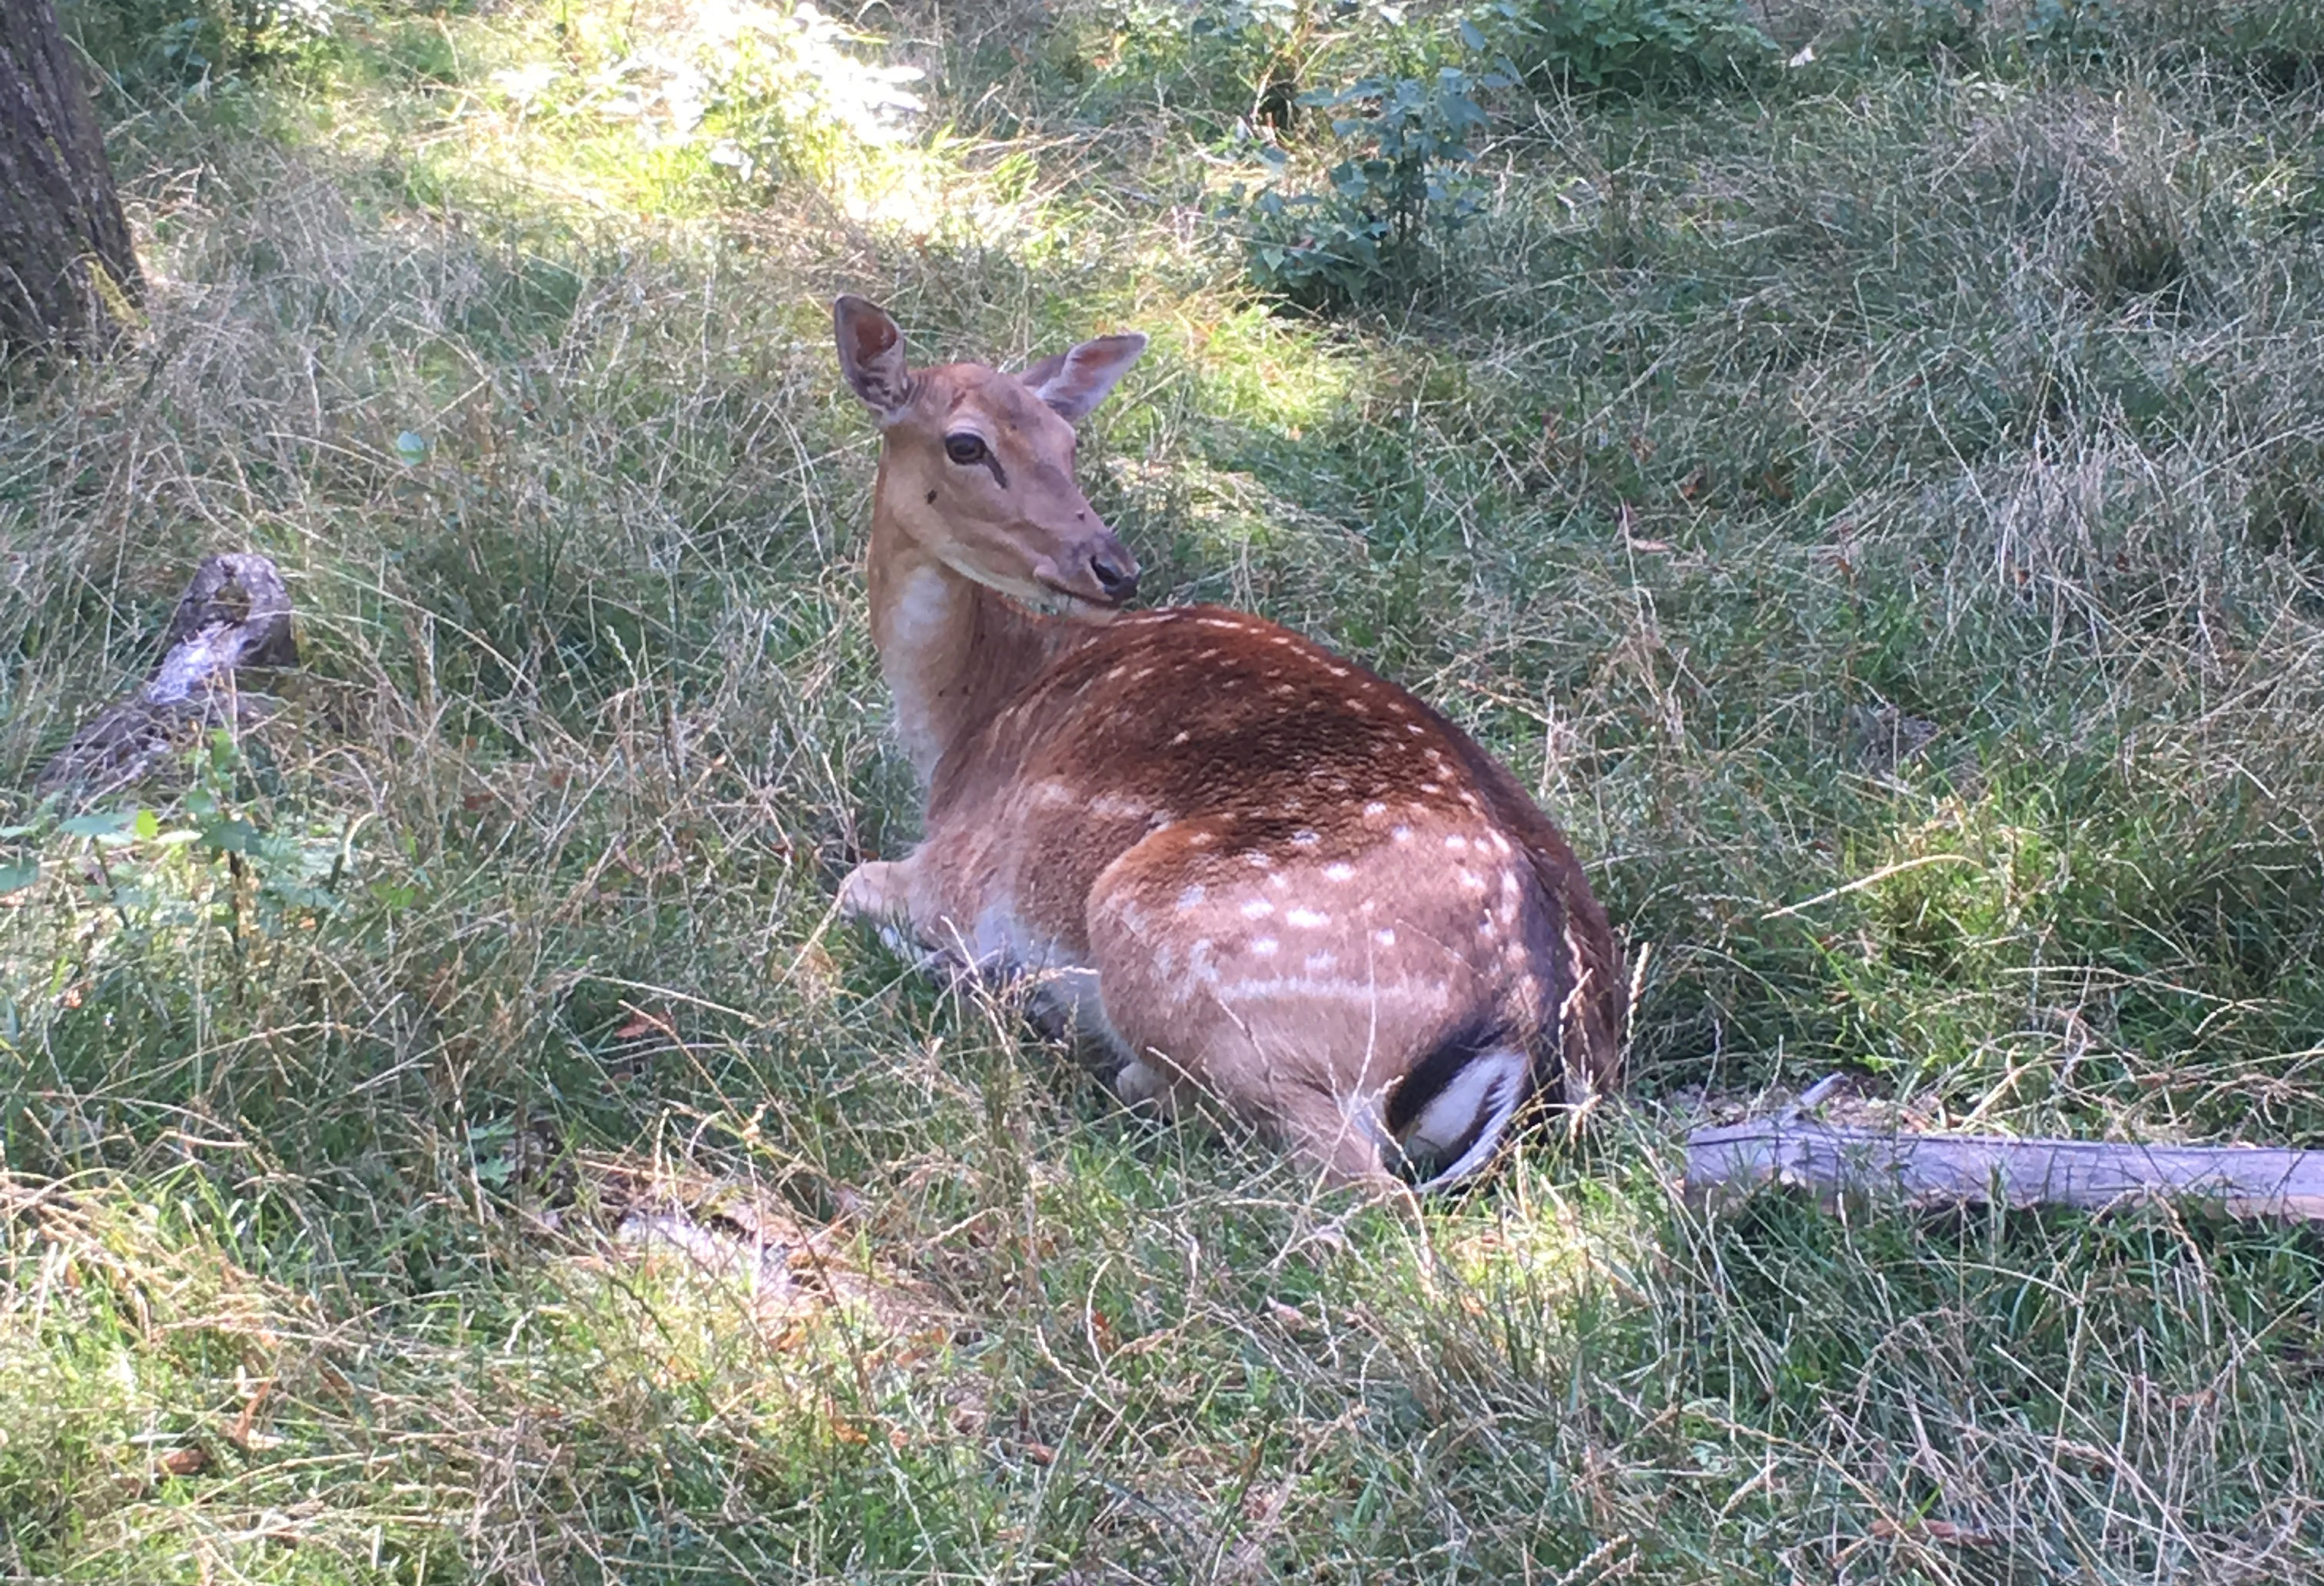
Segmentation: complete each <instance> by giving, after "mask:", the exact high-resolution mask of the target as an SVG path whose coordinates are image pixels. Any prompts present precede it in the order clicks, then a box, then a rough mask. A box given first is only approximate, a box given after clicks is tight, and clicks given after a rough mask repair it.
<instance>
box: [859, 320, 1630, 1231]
mask: <svg viewBox="0 0 2324 1586" xmlns="http://www.w3.org/2000/svg"><path fill="white" fill-rule="evenodd" d="M834 319H835V328H836V331H837V336H838V342H839V361H840V365H841V367H842V369H843V370H844V373H845V375H846V378H847V382H848V384H849V385H850V386H851V387H853V390H854V392H855V394H856V395H857V396H859V397H861V398H862V400H863V401H864V402H865V404H866V405H868V406H869V407H870V408H871V411H872V412H873V414H874V415H875V416H876V417H877V419H878V421H879V425H880V432H881V438H880V467H879V475H878V483H877V484H876V486H875V488H874V491H873V494H872V507H871V558H870V586H871V589H870V594H871V633H872V638H873V641H874V642H875V643H876V645H877V646H878V649H879V652H880V664H881V671H882V672H883V674H884V675H885V678H886V680H887V682H888V685H889V687H890V689H891V690H892V691H893V693H894V696H895V705H896V717H897V724H898V726H899V730H900V733H901V736H902V739H903V743H904V748H905V751H906V752H907V753H908V755H909V756H910V758H911V761H912V764H913V766H914V768H915V769H916V770H918V773H919V778H920V780H921V782H922V784H923V786H924V788H925V793H926V820H925V826H924V836H923V840H922V842H921V843H920V844H919V846H918V848H917V849H915V850H914V851H913V852H912V853H911V854H910V856H909V857H908V858H905V859H902V860H899V861H895V862H876V861H875V862H870V863H866V864H863V865H862V866H860V867H859V868H857V869H856V870H855V871H853V872H852V873H851V874H850V875H849V876H848V877H847V879H846V881H844V883H843V884H842V888H841V892H840V905H841V908H843V910H844V911H845V912H847V913H850V914H853V915H857V916H868V917H873V918H874V919H876V920H880V921H882V922H884V923H885V924H886V925H887V926H888V927H890V930H891V931H899V930H900V931H901V932H908V934H909V936H911V937H913V938H916V939H917V942H918V945H921V946H922V947H923V948H925V949H927V950H929V951H931V952H935V953H942V954H947V955H949V956H951V957H953V958H954V959H963V958H964V959H966V960H968V961H969V962H970V963H971V964H974V965H975V966H976V967H978V968H979V969H982V970H984V971H988V972H1000V973H1010V974H1029V975H1031V976H1034V977H1036V978H1037V982H1038V986H1039V988H1040V991H1039V994H1040V995H1042V996H1043V997H1045V998H1046V999H1047V1002H1048V1004H1049V1006H1050V1008H1051V1010H1052V1011H1053V1012H1054V1013H1056V1014H1057V1015H1059V1016H1061V1017H1062V1018H1064V1019H1066V1020H1067V1021H1069V1022H1070V1023H1071V1024H1072V1025H1073V1026H1074V1027H1075V1028H1077V1029H1078V1030H1079V1031H1080V1032H1082V1033H1083V1035H1084V1037H1091V1038H1093V1044H1094V1045H1095V1047H1097V1049H1098V1051H1099V1052H1100V1054H1101V1056H1102V1057H1103V1060H1104V1061H1105V1063H1106V1064H1107V1065H1108V1066H1109V1067H1110V1068H1111V1070H1112V1073H1111V1079H1112V1082H1113V1085H1114V1088H1115V1090H1116V1092H1117V1093H1119V1094H1120V1096H1121V1097H1122V1099H1123V1100H1124V1101H1126V1102H1131V1103H1139V1102H1152V1103H1155V1104H1157V1106H1158V1107H1160V1108H1161V1109H1162V1110H1164V1111H1169V1110H1171V1109H1172V1107H1173V1106H1174V1105H1175V1104H1176V1103H1178V1102H1182V1101H1184V1100H1186V1099H1188V1098H1187V1096H1186V1091H1187V1090H1188V1088H1189V1087H1191V1088H1192V1089H1193V1090H1194V1091H1198V1092H1202V1093H1208V1094H1209V1095H1210V1096H1212V1097H1213V1098H1215V1099H1217V1100H1218V1101H1220V1102H1223V1103H1224V1104H1225V1105H1226V1106H1227V1107H1228V1108H1229V1109H1231V1111H1233V1112H1235V1113H1238V1114H1240V1116H1242V1117H1243V1118H1245V1119H1246V1120H1250V1121H1251V1122H1253V1123H1255V1124H1258V1125H1259V1126H1261V1127H1262V1128H1266V1129H1268V1130H1272V1131H1274V1132H1275V1133H1277V1135H1279V1136H1281V1137H1284V1138H1286V1139H1287V1140H1288V1141H1289V1143H1290V1144H1291V1145H1292V1146H1293V1147H1294V1148H1295V1149H1297V1150H1299V1151H1302V1152H1304V1153H1305V1155H1306V1156H1307V1157H1309V1158H1311V1159H1312V1160H1313V1162H1314V1164H1315V1165H1316V1166H1319V1167H1320V1168H1321V1169H1322V1170H1323V1172H1324V1174H1325V1175H1326V1176H1327V1177H1329V1178H1331V1179H1333V1180H1334V1181H1341V1182H1345V1181H1356V1182H1375V1183H1385V1182H1388V1181H1390V1180H1391V1179H1392V1178H1394V1177H1406V1178H1411V1177H1418V1178H1420V1179H1422V1181H1423V1182H1422V1184H1421V1187H1423V1188H1434V1187H1438V1186H1442V1185H1448V1184H1451V1183H1452V1182H1453V1181H1455V1180H1458V1179H1461V1178H1462V1177H1464V1176H1468V1175H1470V1174H1471V1173H1473V1172H1475V1171H1476V1170H1477V1169H1478V1168H1480V1167H1481V1166H1484V1165H1485V1164H1486V1163H1487V1162H1488V1161H1489V1160H1490V1159H1491V1158H1492V1157H1493V1156H1494V1155H1495V1153H1496V1152H1497V1151H1498V1149H1499V1147H1500V1145H1501V1143H1502V1140H1503V1139H1504V1138H1505V1136H1506V1134H1507V1131H1508V1128H1509V1125H1510V1122H1511V1120H1513V1119H1514V1118H1515V1117H1516V1116H1517V1112H1518V1110H1519V1109H1520V1108H1521V1107H1523V1106H1524V1105H1525V1104H1526V1101H1527V1100H1528V1098H1530V1097H1531V1096H1533V1095H1534V1094H1535V1093H1536V1092H1543V1091H1549V1090H1552V1089H1553V1088H1554V1090H1556V1091H1557V1092H1559V1093H1562V1094H1563V1099H1564V1100H1565V1101H1567V1102H1570V1103H1580V1102H1583V1101H1585V1100H1586V1099H1587V1098H1589V1097H1590V1096H1591V1095H1592V1094H1594V1093H1600V1092H1603V1091H1607V1090H1610V1089H1611V1088H1612V1087H1613V1086H1614V1085H1615V1083H1617V1081H1618V1074H1619V1065H1620V1048H1621V1038H1622V1027H1623V1022H1624V1013H1625V1009H1626V1006H1627V993H1628V987H1627V986H1626V985H1625V984H1624V981H1623V974H1622V968H1621V957H1620V953H1619V950H1618V947H1617V945H1616V944H1615V940H1614V936H1613V933H1612V932H1611V930H1610V929H1609V927H1608V925H1607V921H1606V915H1605V912H1604V910H1603V909H1601V908H1600V907H1599V905H1598V901H1597V899H1595V898H1594V897H1592V896H1591V891H1590V887H1589V883H1588V882H1587V881H1585V880H1584V879H1583V876H1582V870H1581V867H1580V866H1579V865H1578V864H1577V863H1576V862H1574V858H1573V854H1572V851H1571V850H1570V849H1569V848H1568V847H1567V846H1566V844H1565V841H1564V839H1563V837H1562V836H1561V835H1560V834H1559V833H1558V831H1557V828H1556V827H1555V826H1554V825H1552V824H1551V823H1550V821H1549V820H1548V818H1547V817H1546V816H1544V815H1543V814H1542V812H1541V811H1540V809H1539V808H1537V807H1535V804H1534V803H1533V801H1532V800H1531V799H1530V798H1527V797H1526V793H1525V792H1524V790H1523V789H1522V788H1520V787H1519V786H1518V784H1517V780H1516V779H1514V778H1513V777H1511V776H1510V774H1509V773H1508V771H1507V770H1504V769H1503V768H1502V767H1501V766H1500V765H1499V763H1498V762H1496V761H1494V760H1493V759H1492V758H1491V757H1490V756H1489V755H1488V754H1486V753H1485V752H1484V751H1483V750H1481V749H1480V748H1479V747H1478V746H1477V745H1476V744H1475V743H1474V742H1471V740H1470V739H1469V737H1468V736H1467V735H1466V734H1465V733H1462V731H1461V730H1460V729H1459V728H1457V727H1455V726H1453V725H1452V724H1451V723H1450V722H1448V721H1446V720H1445V719H1444V718H1443V716H1442V715H1438V714H1437V713H1436V712H1435V711H1434V710H1431V709H1430V708H1429V707H1428V706H1427V705H1424V704H1422V703H1421V702H1420V701H1419V700H1418V699H1416V698H1415V697H1414V696H1412V695H1410V694H1408V693H1406V691H1405V690H1404V689H1402V688H1400V687H1397V686H1396V685H1395V684H1393V683H1390V682H1388V681H1386V680H1385V679H1383V678H1379V677H1376V676H1374V675H1373V674H1372V673H1370V672H1369V671H1367V670H1366V669H1364V668H1362V667H1360V666H1358V665H1357V664H1355V663H1354V662H1353V661H1351V660H1347V659H1343V658H1342V657H1340V656H1337V655H1334V654H1333V653H1332V652H1331V651H1330V650H1325V649H1324V648H1323V646H1321V645H1319V644H1315V643H1314V642H1312V641H1308V640H1306V639H1305V638H1302V637H1301V636H1300V635H1298V634H1297V633H1295V632H1290V631H1289V630H1287V629H1285V628H1281V627H1278V626H1277V625H1276V624H1275V623H1273V622H1267V621H1265V620H1263V619H1261V618H1259V617H1255V616H1250V615H1248V614H1246V613H1241V612H1237V611H1229V610H1222V609H1219V608H1215V607H1210V606H1183V607H1176V608H1168V609H1162V610H1152V611H1142V612H1134V613H1132V612H1125V611H1123V610H1122V606H1123V604H1124V602H1125V601H1127V600H1128V599H1129V597H1130V595H1131V594H1132V593H1133V592H1134V590H1135V588H1136V586H1137V583H1138V571H1139V569H1138V562H1137V559H1136V558H1134V557H1132V556H1131V555H1130V552H1129V551H1128V550H1127V549H1124V547H1123V546H1122V544H1121V542H1120V540H1118V539H1115V538H1114V536H1113V534H1112V533H1111V530H1108V529H1107V527H1106V525H1105V524H1104V522H1102V521H1101V520H1100V519H1099V517H1098V515H1097V513H1096V512H1094V511H1093V510H1092V509H1091V507H1090V503H1089V502H1088V500H1087V498H1086V497H1084V495H1083V493H1082V492H1081V489H1080V487H1079V486H1078V485H1077V484H1075V483H1074V423H1075V422H1076V421H1078V420H1081V419H1082V418H1083V417H1084V416H1085V415H1086V414H1087V413H1088V412H1089V411H1090V410H1092V409H1093V408H1094V407H1095V406H1096V405H1097V403H1098V402H1099V401H1101V400H1102V398H1103V397H1104V396H1105V394H1106V393H1107V392H1109V391H1110V390H1111V389H1112V387H1113V384H1114V383H1115V382H1116V381H1117V380H1119V379H1120V377H1121V375H1122V373H1124V372H1125V371H1126V370H1128V369H1129V367H1130V364H1132V363H1133V362H1135V361H1136V359H1137V358H1138V356H1139V354H1140V353H1141V352H1143V351H1144V350H1145V346H1146V338H1145V337H1142V336H1135V335H1130V336H1109V337H1100V338H1098V339H1097V340H1094V341H1087V342H1084V343H1082V344H1080V345H1079V346H1075V347H1074V348H1073V349H1072V350H1071V351H1069V352H1066V353H1064V354H1061V355H1056V356H1053V357H1050V358H1047V359H1044V360H1043V361H1042V362H1040V363H1038V364H1034V365H1033V366H1032V367H1030V368H1028V369H1024V370H1022V371H1020V372H1019V373H1016V374H1013V375H1011V374H1006V373H1001V372H999V371H997V370H994V369H991V368H987V367H985V366H983V365H982V364H965V363H964V364H944V365H941V366H939V367H936V368H926V369H914V368H911V367H909V366H908V364H907V362H906V359H905V355H904V344H903V337H902V334H901V333H900V332H899V330H898V329H897V327H896V323H895V321H894V320H892V319H891V318H889V317H888V315H887V314H886V313H885V312H883V311H882V310H881V309H879V308H878V307H876V306H874V305H873V304H871V303H869V302H866V301H865V300H862V299H861V298H855V297H843V298H841V299H839V300H838V301H837V303H836V304H835V306H834Z"/></svg>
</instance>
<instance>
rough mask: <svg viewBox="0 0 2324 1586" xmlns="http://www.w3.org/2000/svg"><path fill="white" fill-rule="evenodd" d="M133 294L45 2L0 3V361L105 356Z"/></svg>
mask: <svg viewBox="0 0 2324 1586" xmlns="http://www.w3.org/2000/svg"><path fill="white" fill-rule="evenodd" d="M108 285H109V286H110V288H111V289H112V290H110V291H108V290H106V288H107V286H108ZM141 285H142V278H141V277H140V276H139V275H138V272H137V255H136V253H135V251H134V249H133V248H132V247H131V246H130V242H129V226H128V223H127V222H126V221H124V219H123V218H122V216H121V200H120V199H119V198H117V197H115V194H114V190H113V168H112V167H111V166H110V165H108V164H107V163H106V158H105V139H104V137H103V135H102V134H100V133H99V131H98V129H97V115H96V112H95V111H93V110H92V109H91V108H90V107H89V101H88V88H86V86H85V85H84V84H83V83H82V81H81V68H80V62H79V60H78V59H76V58H75V55H74V52H73V50H72V47H71V46H70V45H69V44H68V43H66V42H65V36H64V32H63V30H62V29H61V28H60V27H59V26H58V25H57V13H56V6H55V5H54V0H0V356H5V355H8V354H12V353H15V352H18V351H21V350H23V349H25V348H29V347H37V346H51V345H54V346H66V347H70V348H75V349H78V350H82V351H88V352H102V351H103V350H104V349H105V346H106V342H107V340H108V339H109V338H110V337H111V335H112V332H113V330H114V329H115V325H114V319H115V314H114V311H113V310H114V306H115V303H117V302H120V301H126V300H134V299H135V298H136V297H137V296H138V293H139V290H140V287H141Z"/></svg>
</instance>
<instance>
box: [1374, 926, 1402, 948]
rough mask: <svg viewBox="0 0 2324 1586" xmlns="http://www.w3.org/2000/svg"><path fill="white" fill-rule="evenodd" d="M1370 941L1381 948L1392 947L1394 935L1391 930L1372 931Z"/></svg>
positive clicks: (1394, 943) (1394, 942)
mask: <svg viewBox="0 0 2324 1586" xmlns="http://www.w3.org/2000/svg"><path fill="white" fill-rule="evenodd" d="M1372 940H1373V941H1375V942H1378V943H1379V945H1381V946H1383V947H1393V946H1395V945H1396V933H1395V932H1394V931H1392V930H1383V931H1374V932H1373V933H1372Z"/></svg>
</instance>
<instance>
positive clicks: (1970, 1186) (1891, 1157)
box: [1686, 1119, 2324, 1221]
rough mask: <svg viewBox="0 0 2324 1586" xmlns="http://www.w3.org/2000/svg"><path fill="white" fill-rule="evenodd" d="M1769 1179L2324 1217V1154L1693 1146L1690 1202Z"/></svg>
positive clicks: (1826, 1139)
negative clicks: (2189, 1202)
mask: <svg viewBox="0 0 2324 1586" xmlns="http://www.w3.org/2000/svg"><path fill="white" fill-rule="evenodd" d="M1770 1182H1773V1183H1779V1184H1790V1185H1803V1186H1804V1187H1806V1188H1808V1189H1811V1190H1813V1191H1815V1192H1816V1193H1817V1194H1820V1195H1824V1196H1827V1197H1829V1196H1834V1195H1863V1196H1866V1197H1867V1198H1871V1199H1885V1200H1890V1201H1901V1202H1903V1203H1905V1204H1907V1205H1914V1206H1937V1205H1960V1204H1971V1205H1981V1204H1987V1203H1995V1202H1998V1203H2002V1204H2005V1205H2009V1206H2080V1207H2084V1208H2087V1209H2090V1210H2097V1209H2100V1208H2103V1207H2108V1206H2114V1205H2116V1204H2119V1203H2124V1202H2135V1201H2139V1200H2144V1199H2150V1198H2153V1197H2157V1196H2178V1197H2187V1198H2190V1199H2202V1200H2210V1201H2215V1202H2218V1203H2219V1204H2220V1205H2221V1206H2222V1207H2223V1208H2224V1209H2225V1210H2226V1211H2227V1212H2229V1213H2233V1214H2234V1215H2236V1216H2239V1217H2290V1218H2298V1219H2306V1220H2310V1221H2319V1220H2324V1151H2293V1150H2282V1149H2273V1148H2259V1147H2241V1146H2224V1147H2222V1146H2142V1145H2129V1144H2123V1143H2118V1142H2113V1141H2105V1140H2059V1139H2009V1138H2007V1137H2006V1136H2001V1135H1914V1134H1882V1133H1878V1132H1876V1131H1874V1130H1856V1129H1830V1128H1826V1127H1824V1126H1823V1125H1821V1124H1813V1123H1799V1122H1793V1121H1789V1120H1782V1119H1777V1120H1769V1121H1766V1122H1760V1123H1744V1124H1738V1125H1735V1126H1733V1127H1731V1128H1726V1129H1701V1130H1695V1132H1694V1133H1693V1134H1692V1135H1690V1136H1688V1137H1687V1142H1686V1189H1687V1194H1689V1195H1690V1196H1692V1197H1695V1198H1698V1199H1710V1200H1716V1199H1720V1198H1725V1197H1730V1196H1740V1195H1741V1194H1746V1193H1748V1191H1749V1190H1751V1189H1753V1188H1755V1187H1757V1185H1763V1184H1767V1183H1770Z"/></svg>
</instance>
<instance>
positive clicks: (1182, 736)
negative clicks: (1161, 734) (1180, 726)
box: [1170, 733, 1194, 749]
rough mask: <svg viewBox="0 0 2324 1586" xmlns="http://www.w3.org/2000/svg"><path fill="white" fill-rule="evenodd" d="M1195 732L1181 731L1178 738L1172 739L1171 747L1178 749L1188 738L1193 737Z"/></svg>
mask: <svg viewBox="0 0 2324 1586" xmlns="http://www.w3.org/2000/svg"><path fill="white" fill-rule="evenodd" d="M1193 736H1194V734H1193V733H1179V734H1178V735H1177V736H1176V738H1173V739H1171V740H1170V747H1171V748H1173V749H1176V748H1177V747H1178V745H1179V744H1181V743H1184V742H1185V741H1186V740H1187V739H1189V738H1192V737H1193Z"/></svg>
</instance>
